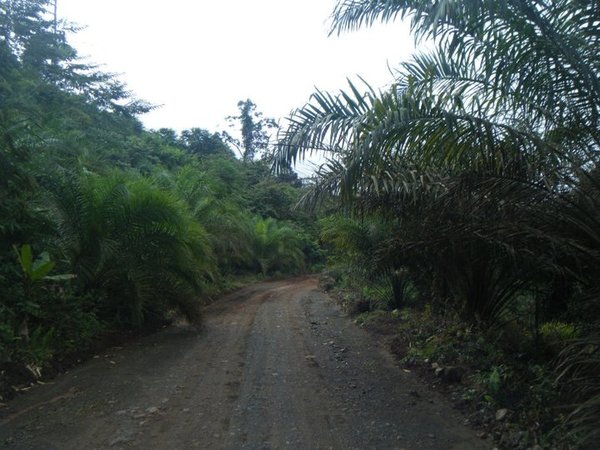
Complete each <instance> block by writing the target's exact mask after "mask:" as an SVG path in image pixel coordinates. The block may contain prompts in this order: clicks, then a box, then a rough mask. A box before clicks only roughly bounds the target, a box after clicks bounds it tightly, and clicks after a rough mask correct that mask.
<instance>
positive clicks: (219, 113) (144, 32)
mask: <svg viewBox="0 0 600 450" xmlns="http://www.w3.org/2000/svg"><path fill="white" fill-rule="evenodd" d="M335 3H336V1H335V0H300V1H298V0H217V1H208V0H206V1H205V0H196V1H191V0H169V1H165V0H58V13H59V16H60V17H61V18H63V19H66V20H69V21H72V22H75V23H76V24H78V25H80V26H82V27H85V28H84V29H83V30H81V31H80V32H79V33H77V34H76V35H75V36H72V37H71V39H70V41H71V43H72V44H73V45H74V47H75V48H76V49H78V51H79V53H80V55H82V56H87V57H88V61H89V62H94V63H98V64H101V65H102V68H103V69H104V70H105V71H109V72H116V73H119V74H121V75H120V76H121V79H122V80H123V81H125V82H126V83H127V85H128V86H129V88H130V89H131V90H132V91H133V92H134V94H135V95H136V96H137V97H139V98H142V99H144V100H147V101H149V102H150V103H152V104H156V105H162V106H161V107H160V108H158V109H157V110H155V111H153V112H151V113H149V114H147V115H146V116H143V117H142V121H143V122H144V124H145V125H146V127H147V128H161V127H170V128H174V129H176V130H179V131H180V130H182V129H186V128H191V127H201V128H206V129H209V130H211V131H221V130H223V129H225V122H224V118H225V117H226V116H228V115H234V114H236V112H237V107H236V105H237V102H238V101H239V100H242V99H246V98H250V99H252V100H253V101H254V102H255V103H256V104H257V105H258V109H259V110H260V111H262V112H263V113H264V114H265V115H266V116H269V117H274V118H276V119H280V118H283V117H285V116H287V115H288V113H289V112H290V111H291V110H292V109H294V108H297V107H300V106H302V105H303V104H304V103H305V102H306V101H307V100H308V99H309V96H310V94H311V93H313V92H314V89H315V87H318V88H319V89H322V90H330V91H335V90H338V89H340V88H344V87H345V86H346V85H347V83H346V77H350V78H353V79H356V75H361V76H362V77H363V78H365V79H366V80H367V81H369V82H370V84H371V85H373V86H375V87H382V86H384V85H386V84H388V83H389V82H390V81H391V75H390V72H389V69H388V65H389V66H392V67H395V66H396V65H397V63H398V62H399V61H401V60H402V59H406V58H407V57H408V55H409V54H410V53H411V52H412V49H413V40H412V38H410V37H409V33H408V27H407V26H405V25H404V24H401V23H394V24H391V25H376V26H375V27H374V28H372V29H368V30H367V29H365V30H361V31H360V32H353V33H345V34H343V35H342V36H340V37H337V36H331V37H328V36H327V31H328V28H327V19H328V18H329V15H330V14H331V11H332V10H333V7H334V5H335Z"/></svg>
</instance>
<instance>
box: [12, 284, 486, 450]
mask: <svg viewBox="0 0 600 450" xmlns="http://www.w3.org/2000/svg"><path fill="white" fill-rule="evenodd" d="M0 447H1V448H8V449H15V450H17V449H18V450H24V449H28V450H29V449H44V450H50V449H74V450H75V449H76V450H80V449H145V450H147V449H150V450H151V449H194V448H201V449H280V448H281V449H345V450H347V449H406V450H412V449H485V448H491V445H490V444H489V442H486V441H482V440H480V439H478V438H477V437H476V436H475V433H474V432H473V431H471V430H469V429H467V428H466V427H464V426H463V425H462V419H461V418H460V416H459V415H458V413H456V412H455V411H454V410H453V409H452V408H451V407H450V406H449V405H448V404H447V403H446V402H445V401H444V400H443V399H442V398H441V397H439V396H438V395H437V394H435V393H433V392H429V391H428V390H427V388H426V387H424V386H423V385H421V384H420V383H419V382H418V380H416V379H415V377H414V375H413V374H411V373H405V372H404V371H403V370H401V369H400V368H399V367H398V366H397V365H396V364H395V363H394V360H393V358H392V356H391V355H390V354H389V353H387V351H386V350H385V349H384V348H382V346H380V345H379V344H378V343H377V342H375V340H373V339H372V338H371V337H370V336H369V335H367V334H366V333H365V332H364V331H363V330H361V329H360V328H358V327H356V326H355V325H354V324H353V323H352V322H351V321H350V320H349V319H348V318H347V317H346V315H345V314H343V313H342V312H341V311H340V310H339V308H338V307H337V306H336V305H334V303H333V302H332V301H331V300H330V299H329V298H328V297H327V296H326V295H325V294H323V293H322V292H320V291H319V290H318V289H317V283H316V280H315V279H312V278H305V279H296V280H291V281H290V280H288V281H279V282H270V283H259V284H256V285H252V286H249V287H246V288H244V289H241V290H239V291H237V292H235V293H233V294H230V295H228V296H226V297H224V298H223V299H221V300H219V301H218V302H216V303H214V304H212V305H211V306H209V307H208V308H207V309H206V318H205V322H204V326H203V328H202V330H201V331H200V332H199V333H197V332H195V331H193V330H192V329H190V328H188V327H171V328H169V329H166V330H164V331H163V332H160V333H157V334H155V335H152V336H149V337H147V338H144V339H141V340H139V341H137V342H135V343H133V344H130V345H128V346H126V347H125V348H114V349H110V350H109V351H107V352H105V353H103V354H100V355H98V356H97V357H96V358H94V359H92V360H90V361H88V362H87V363H85V364H83V365H81V366H80V367H78V368H76V369H74V370H72V371H71V372H69V373H67V374H64V375H62V376H60V377H59V378H57V379H56V380H55V381H54V382H53V383H52V384H46V385H43V386H38V387H36V388H34V389H32V391H31V392H29V393H28V394H26V395H24V396H22V397H20V398H18V399H16V400H14V401H13V402H11V403H10V405H9V406H8V407H6V408H4V409H0Z"/></svg>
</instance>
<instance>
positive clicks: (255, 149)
mask: <svg viewBox="0 0 600 450" xmlns="http://www.w3.org/2000/svg"><path fill="white" fill-rule="evenodd" d="M237 106H238V109H239V111H240V114H239V115H238V116H229V117H228V118H227V120H228V121H229V124H230V127H239V133H240V136H241V140H240V139H237V138H235V137H233V136H231V135H230V134H229V133H227V132H224V133H223V136H224V137H225V140H226V141H227V142H229V143H231V144H232V145H234V146H235V148H236V149H237V150H238V152H239V153H240V156H241V157H242V160H243V161H244V162H249V161H253V160H254V158H255V157H256V155H257V154H258V153H263V154H265V153H267V150H268V148H269V142H270V139H271V131H272V130H274V129H276V128H278V125H277V123H276V122H275V120H273V119H271V118H268V117H264V116H263V114H262V113H261V112H259V111H257V110H256V104H255V103H254V102H253V101H252V100H250V99H247V100H240V101H239V102H238V105H237Z"/></svg>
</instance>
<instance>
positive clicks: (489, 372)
mask: <svg viewBox="0 0 600 450" xmlns="http://www.w3.org/2000/svg"><path fill="white" fill-rule="evenodd" d="M400 18H407V19H410V23H411V26H412V31H413V33H414V35H415V36H416V39H417V41H418V42H421V41H423V40H429V42H432V43H433V49H432V50H431V51H423V52H418V53H417V54H415V55H414V56H413V57H412V58H411V59H410V60H409V61H407V62H405V63H403V64H402V65H401V66H400V67H399V68H398V69H397V71H396V80H395V83H394V84H393V86H392V87H391V88H389V89H387V90H385V91H383V92H377V91H375V90H373V89H371V88H370V87H368V86H366V88H365V89H362V88H360V87H358V86H357V85H355V84H351V85H350V88H349V89H348V90H347V91H342V92H341V93H340V94H338V95H332V94H328V93H324V92H317V93H315V94H314V95H313V97H312V100H311V102H310V103H308V104H307V105H306V106H304V107H302V108H300V109H298V110H296V111H295V112H294V113H293V114H292V116H291V117H290V122H289V126H288V127H287V129H285V130H284V132H283V134H282V141H281V142H280V147H279V153H278V158H279V162H280V163H281V164H283V165H284V166H286V165H287V164H290V163H293V162H294V161H297V160H299V159H302V158H303V157H304V156H305V155H307V154H310V153H311V152H313V151H317V150H318V151H322V152H325V154H327V155H329V160H328V161H327V162H326V163H325V164H324V165H323V166H322V167H321V170H320V171H319V173H318V175H317V178H316V182H315V184H314V186H313V187H312V190H311V191H310V193H308V194H307V195H306V196H305V198H304V201H305V203H306V204H308V205H312V206H315V205H319V204H320V205H322V207H323V208H325V209H327V208H330V207H331V206H332V205H335V207H337V208H338V209H339V207H340V206H342V207H343V208H342V209H343V210H344V211H347V213H346V214H345V215H340V216H331V217H328V218H326V219H324V220H322V222H321V230H322V240H323V242H324V243H325V244H327V245H328V246H329V247H330V250H331V251H332V253H331V257H330V262H331V264H332V268H331V269H330V274H331V275H332V276H333V277H334V278H335V279H336V280H337V281H338V282H339V283H341V284H342V286H344V285H345V286H350V287H353V288H354V289H355V290H356V289H359V290H360V291H361V295H360V296H359V297H358V298H357V299H356V300H355V307H356V308H358V309H359V310H362V311H367V310H372V309H374V308H377V307H380V308H383V309H385V308H387V309H390V310H395V312H394V313H393V314H390V315H391V316H392V317H394V318H396V319H397V323H399V324H400V325H398V327H399V332H400V333H401V334H402V333H404V334H405V336H404V337H405V338H406V345H407V346H408V348H406V349H405V351H404V354H405V360H406V361H415V359H416V360H421V361H429V363H432V362H433V364H434V366H433V367H434V369H436V371H437V372H438V373H439V374H443V367H441V366H445V365H461V366H463V367H466V368H469V367H470V371H467V374H466V375H465V377H462V378H468V379H469V381H470V382H471V386H472V387H471V388H470V389H469V390H467V391H465V392H464V393H463V397H464V400H475V401H477V402H479V403H477V405H478V406H477V407H481V405H482V403H483V407H484V408H486V407H487V408H489V409H490V410H494V409H496V408H498V409H499V410H501V409H502V408H510V409H511V410H516V412H514V411H513V412H514V417H512V419H514V421H515V422H517V425H516V427H519V428H516V429H512V430H511V428H510V424H506V425H503V427H504V428H501V429H500V431H501V433H500V432H499V433H498V434H497V436H498V437H500V438H501V439H504V441H503V442H502V445H503V446H504V447H512V446H515V447H517V446H523V448H527V447H530V446H533V445H535V444H538V445H544V446H550V445H564V446H570V445H576V446H584V445H590V446H593V445H594V443H596V442H597V439H598V437H599V436H600V434H599V433H600V346H599V342H600V316H599V308H600V301H599V300H600V298H599V295H600V284H599V282H600V276H599V275H600V234H599V231H600V178H599V170H598V163H599V162H600V152H599V149H600V147H599V146H600V123H599V117H600V54H599V49H600V33H599V30H600V22H599V18H600V4H599V3H598V2H594V1H566V0H548V1H546V0H533V1H518V0H517V1H510V0H509V1H480V2H471V1H450V0H448V1H438V2H429V1H419V0H415V1H408V0H406V1H405V0H396V1H387V0H368V1H367V0H344V1H339V2H338V6H337V8H336V10H335V11H334V13H333V16H332V28H331V29H332V33H341V32H344V31H348V30H353V29H356V28H359V27H363V26H371V25H373V24H374V23H376V22H390V21H394V20H396V19H400ZM362 91H366V92H365V93H363V92H362ZM365 261H368V262H369V263H368V264H365ZM408 306H413V307H417V309H416V310H413V309H402V308H406V307H408ZM416 317H420V320H416V319H415V318H416ZM437 369H439V370H437ZM504 414H505V412H504V411H502V412H501V413H499V414H498V417H500V419H498V421H500V420H504V419H503V417H504ZM511 431H515V433H513V435H512V436H511V435H510V433H509V432H511ZM516 431H523V432H521V433H520V434H519V433H516ZM507 436H508V437H507Z"/></svg>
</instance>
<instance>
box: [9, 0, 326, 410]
mask: <svg viewBox="0 0 600 450" xmlns="http://www.w3.org/2000/svg"><path fill="white" fill-rule="evenodd" d="M50 3H51V2H48V1H45V0H24V1H12V2H2V4H1V5H0V102H1V103H0V387H1V388H2V389H1V390H0V391H1V392H0V396H1V397H0V401H1V400H2V399H3V398H6V397H7V396H10V395H11V389H10V388H9V387H8V385H7V383H9V382H10V381H11V380H14V376H15V374H17V375H20V376H21V377H22V376H23V374H26V375H27V376H28V377H30V378H31V379H36V378H38V377H39V376H41V375H42V374H43V372H44V371H45V370H47V369H48V367H49V363H50V362H51V361H53V362H54V363H57V362H58V363H60V361H61V360H63V359H64V358H68V357H69V354H70V353H71V354H73V353H74V354H75V355H77V356H76V357H78V355H80V354H81V353H80V352H81V350H82V349H85V348H88V347H89V346H90V345H92V344H94V342H95V341H96V340H97V339H99V337H101V336H106V334H107V333H109V332H112V333H114V332H115V331H120V332H123V331H126V330H140V329H147V328H153V327H156V326H158V325H161V324H163V323H165V321H167V320H169V319H170V318H172V317H174V315H176V314H182V315H185V316H187V318H188V319H189V320H190V321H192V322H197V321H198V320H199V318H200V313H201V309H200V307H201V306H202V305H203V304H204V303H205V302H206V301H209V300H210V299H211V298H212V297H213V296H214V295H216V294H218V293H219V292H221V291H223V290H224V289H228V288H230V287H231V286H233V285H234V283H235V282H236V281H235V280H236V279H239V278H240V277H249V276H250V277H251V276H254V277H256V276H259V277H267V276H273V275H276V274H294V273H299V272H302V271H305V270H307V269H308V268H309V267H310V265H311V264H313V263H315V262H317V261H318V259H319V251H318V248H317V246H316V245H315V244H314V243H313V241H312V240H311V238H310V232H309V231H306V230H309V229H310V227H309V226H308V225H309V224H310V220H309V219H310V216H308V215H306V214H304V213H301V212H296V211H294V210H293V206H294V204H295V203H296V201H297V200H298V198H299V195H300V192H301V183H300V182H299V180H298V179H297V177H296V175H295V173H293V172H291V171H290V170H287V171H284V173H282V174H281V175H279V176H277V177H276V176H273V175H271V174H270V169H269V167H270V162H269V158H270V155H269V152H268V149H269V148H268V139H267V134H266V131H268V126H267V125H271V124H272V122H271V121H268V120H267V119H264V118H262V117H261V116H260V114H259V113H257V112H256V110H255V109H256V106H255V105H254V104H253V103H252V102H251V101H250V100H246V101H242V102H240V105H239V107H240V116H237V117H234V118H233V120H234V121H237V122H236V123H238V124H239V125H240V128H241V135H242V140H241V141H239V145H240V146H241V152H242V154H243V156H244V158H243V161H240V160H238V159H236V158H235V156H234V152H233V150H231V148H230V146H229V144H228V142H227V141H229V140H232V139H233V138H231V136H229V135H227V136H225V137H224V136H223V135H220V134H217V133H211V132H209V131H207V130H204V129H201V128H193V129H190V130H184V131H183V132H181V133H176V132H175V131H173V130H170V129H161V130H158V131H147V130H145V129H144V128H143V126H142V125H141V123H140V122H139V120H138V118H137V117H138V115H139V114H142V113H144V112H146V111H148V110H149V109H150V108H151V107H150V106H149V105H146V104H144V103H143V102H140V101H137V100H135V99H133V98H131V96H130V94H129V93H128V91H127V89H126V88H125V86H123V85H122V84H121V83H119V82H118V81H117V80H116V79H115V78H114V77H113V76H111V75H110V74H106V73H102V72H99V71H98V70H97V69H96V68H94V67H92V66H89V65H85V64H82V63H81V62H80V60H79V59H78V57H77V53H76V51H75V49H74V48H72V47H71V46H70V45H69V44H68V42H67V40H66V36H67V32H68V31H69V30H68V29H67V26H66V25H64V24H61V23H60V22H59V23H57V22H55V20H54V19H55V18H54V17H52V16H51V15H50V14H49V8H48V6H49V4H50ZM263 124H265V127H264V129H263ZM257 158H259V159H257ZM17 381H18V379H17Z"/></svg>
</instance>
